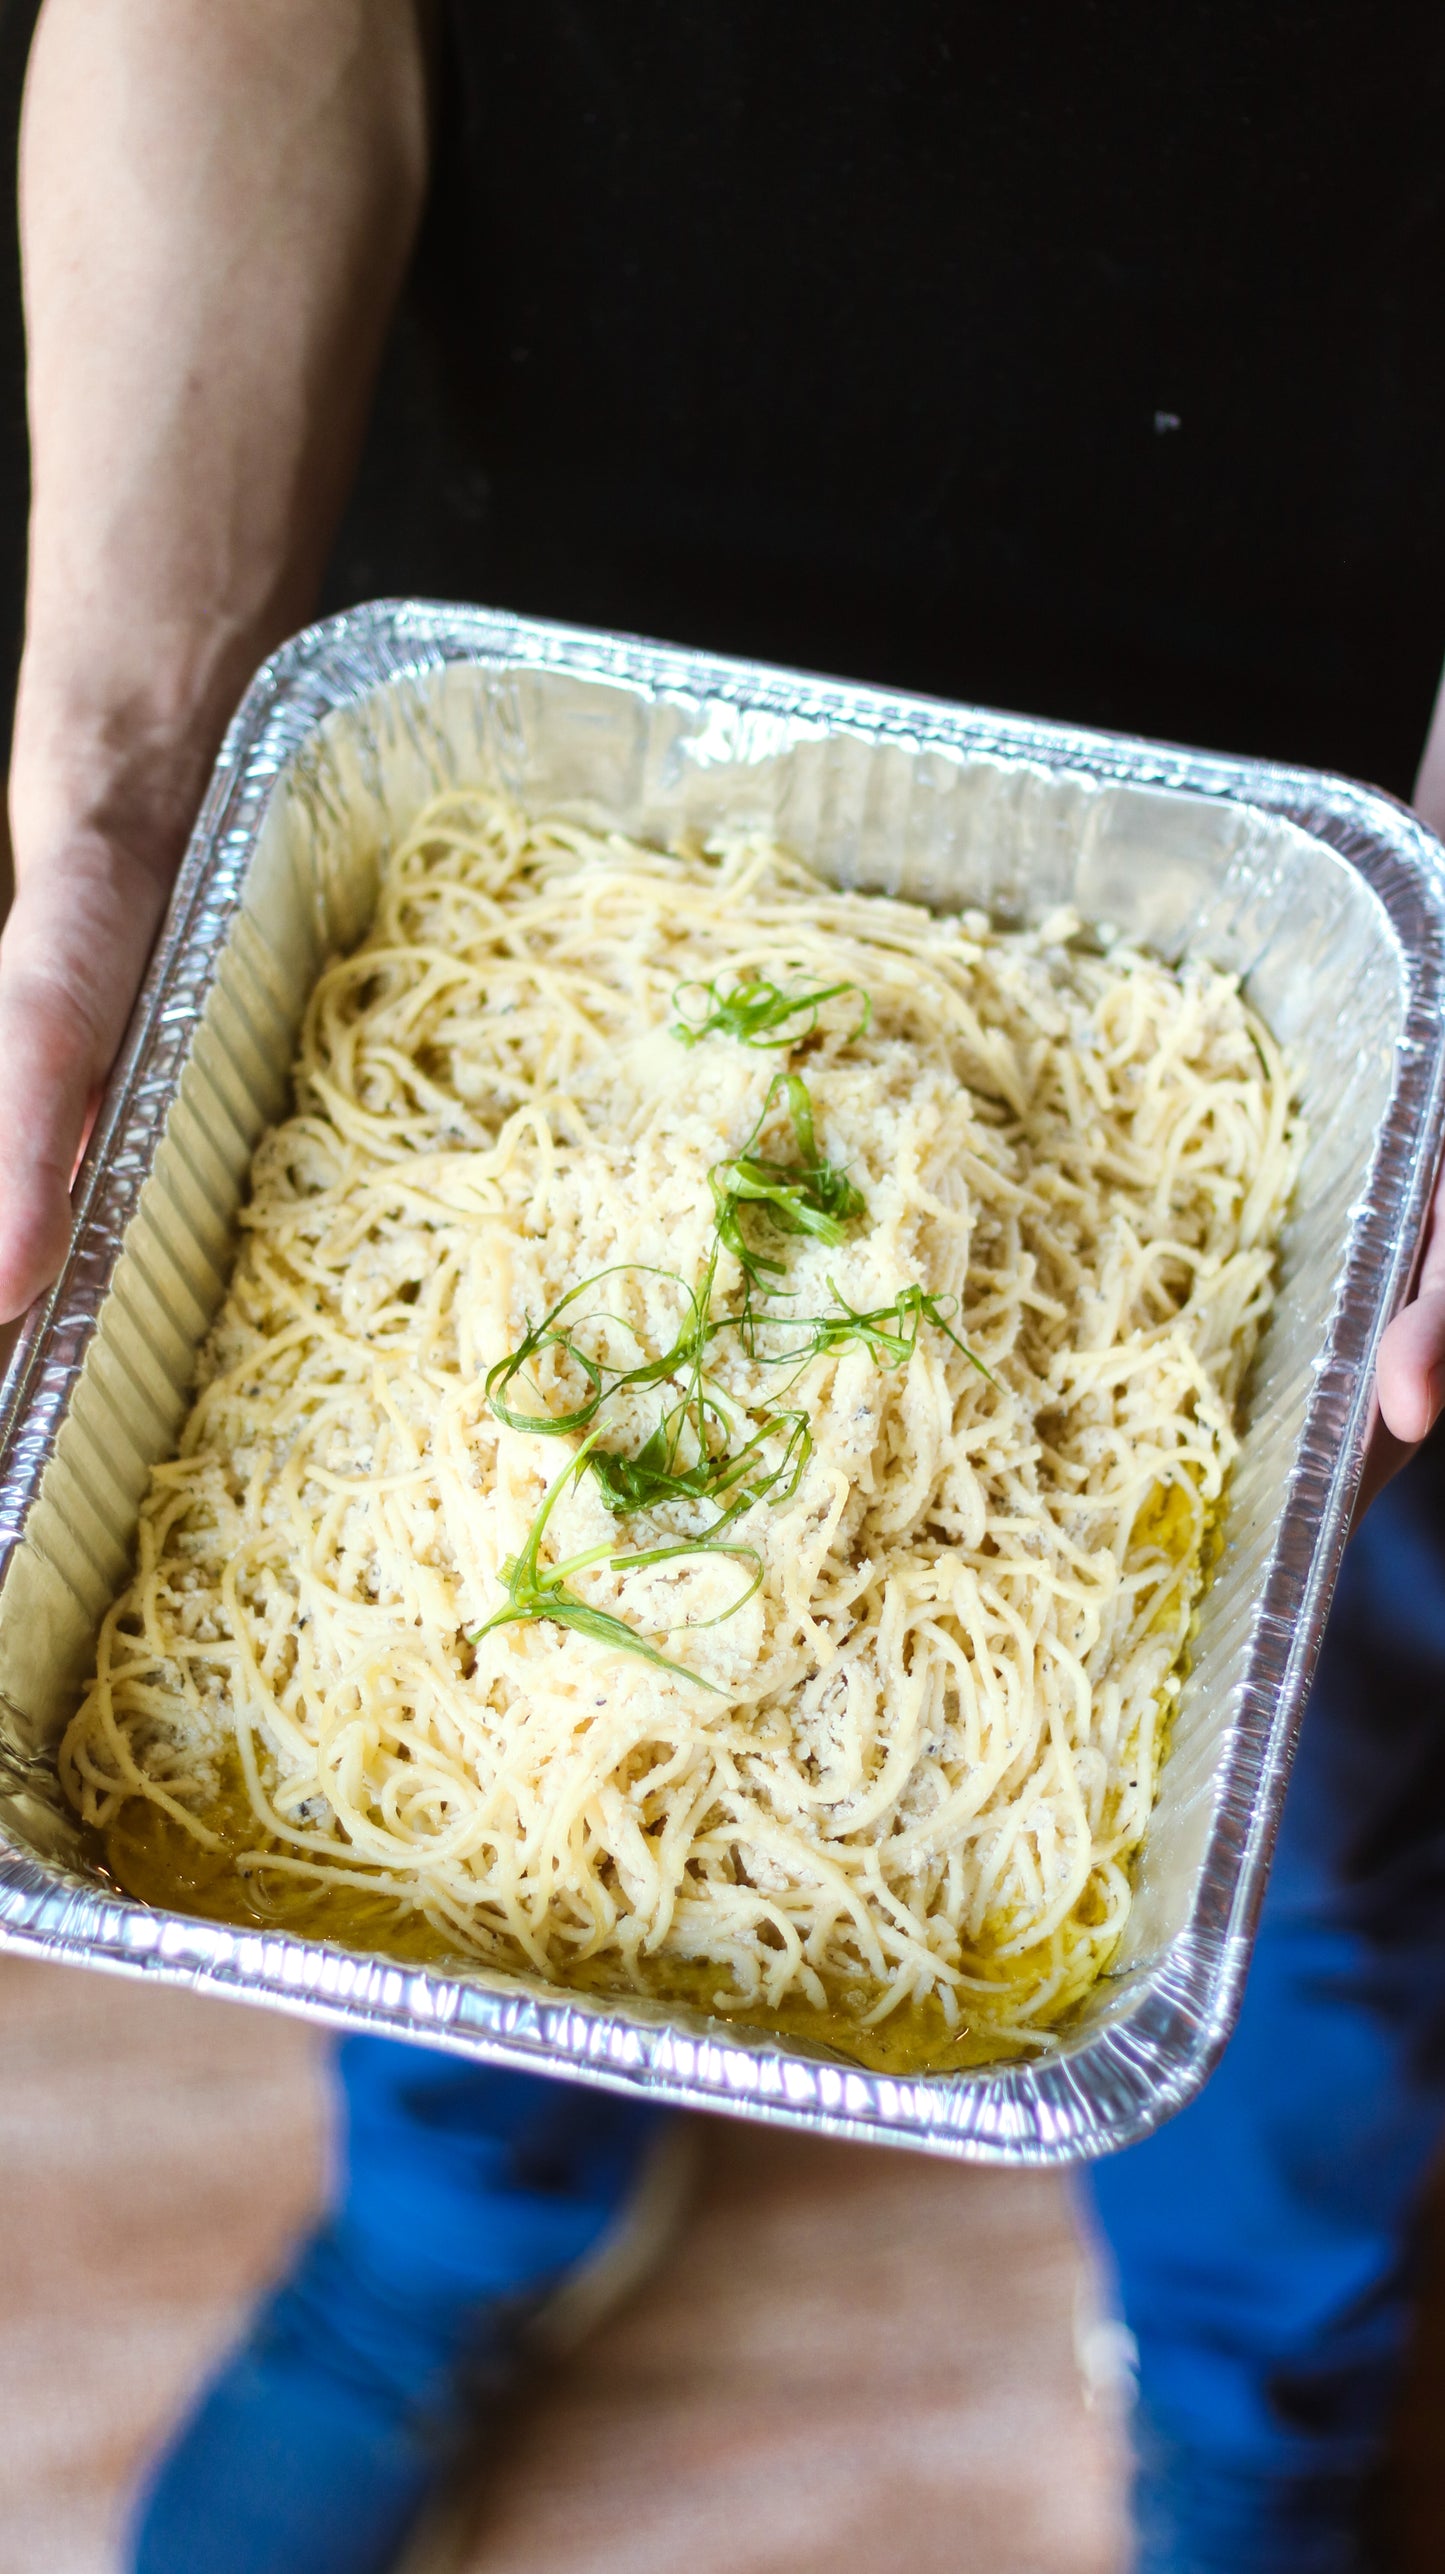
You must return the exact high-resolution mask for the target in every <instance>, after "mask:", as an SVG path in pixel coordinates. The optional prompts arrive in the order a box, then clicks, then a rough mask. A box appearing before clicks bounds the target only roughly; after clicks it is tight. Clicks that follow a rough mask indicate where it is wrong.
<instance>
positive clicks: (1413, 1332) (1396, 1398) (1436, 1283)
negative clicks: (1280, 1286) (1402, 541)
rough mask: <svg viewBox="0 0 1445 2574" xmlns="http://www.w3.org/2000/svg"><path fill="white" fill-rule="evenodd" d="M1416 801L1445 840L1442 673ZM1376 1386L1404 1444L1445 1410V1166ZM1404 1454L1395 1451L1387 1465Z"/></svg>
mask: <svg viewBox="0 0 1445 2574" xmlns="http://www.w3.org/2000/svg"><path fill="white" fill-rule="evenodd" d="M1414 801H1415V810H1416V812H1417V813H1418V814H1419V816H1420V818H1421V820H1422V821H1423V822H1427V823H1428V824H1429V826H1430V829H1431V830H1432V831H1433V832H1436V833H1437V834H1438V835H1439V837H1440V838H1441V839H1442V840H1445V678H1442V679H1441V682H1440V691H1439V695H1438V696H1437V697H1436V700H1435V712H1434V715H1433V716H1432V718H1431V722H1430V731H1429V734H1428V736H1427V738H1426V742H1425V751H1424V756H1423V758H1422V759H1421V762H1420V770H1419V775H1418V776H1417V778H1416V780H1415V798H1414ZM1375 1391H1376V1395H1377V1398H1378V1401H1379V1406H1380V1417H1381V1419H1382V1421H1383V1422H1384V1425H1385V1428H1386V1430H1387V1432H1388V1433H1389V1434H1390V1437H1391V1438H1392V1439H1393V1440H1395V1441H1397V1442H1398V1443H1399V1445H1400V1446H1401V1447H1402V1448H1406V1449H1408V1448H1413V1447H1416V1446H1418V1444H1419V1442H1420V1441H1421V1440H1422V1439H1423V1438H1424V1437H1425V1435H1426V1433H1427V1431H1430V1430H1432V1429H1433V1428H1434V1426H1435V1423H1436V1421H1437V1420H1438V1419H1439V1417H1440V1414H1441V1411H1442V1410H1445V1173H1442V1174H1441V1176H1440V1178H1439V1179H1437V1181H1436V1184H1435V1203H1434V1206H1433V1208H1432V1209H1431V1215H1430V1226H1429V1231H1428V1233H1427V1235H1426V1238H1425V1250H1424V1255H1423V1258H1422V1259H1421V1262H1420V1271H1419V1276H1418V1278H1417V1279H1416V1282H1415V1292H1414V1296H1413V1298H1412V1300H1411V1302H1410V1303H1409V1304H1408V1305H1407V1306H1406V1307H1405V1308H1404V1311H1403V1312H1402V1313H1399V1314H1397V1315H1396V1317H1395V1319H1394V1321H1393V1323H1392V1324H1391V1325H1390V1328H1389V1330H1388V1331H1387V1332H1386V1334H1385V1337H1384V1339H1383V1341H1382V1342H1381V1344H1380V1365H1379V1369H1378V1372H1377V1375H1376V1380H1375ZM1400 1462H1401V1460H1400V1459H1399V1458H1398V1457H1396V1456H1392V1457H1391V1458H1390V1459H1389V1464H1388V1466H1387V1468H1386V1472H1389V1471H1392V1470H1393V1467H1394V1466H1395V1465H1397V1464H1398V1463H1400ZM1380 1463H1381V1461H1380V1460H1378V1459H1376V1460H1375V1461H1373V1465H1374V1471H1373V1473H1372V1475H1371V1476H1369V1477H1368V1478H1367V1495H1368V1492H1369V1491H1370V1490H1374V1489H1377V1488H1378V1486H1379V1484H1381V1483H1383V1482H1384V1481H1385V1473H1382V1472H1381V1471H1380Z"/></svg>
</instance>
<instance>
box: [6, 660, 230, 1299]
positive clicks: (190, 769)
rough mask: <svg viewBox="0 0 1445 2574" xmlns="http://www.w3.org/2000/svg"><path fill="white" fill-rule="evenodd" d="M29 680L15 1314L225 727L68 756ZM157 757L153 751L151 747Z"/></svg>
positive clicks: (13, 1032) (19, 836) (17, 1037)
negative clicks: (54, 743) (119, 751)
mask: <svg viewBox="0 0 1445 2574" xmlns="http://www.w3.org/2000/svg"><path fill="white" fill-rule="evenodd" d="M42 695H43V693H42V692H37V690H36V689H35V688H34V687H33V686H31V687H29V688H27V685H26V682H25V680H24V679H22V684H21V696H20V705H19V709H18V713H17V722H16V742H15V758H14V764H13V767H12V773H11V816H12V839H13V843H14V849H15V863H16V892H15V901H14V905H13V907H12V910H11V913H10V917H9V920H8V921H7V923H6V925H5V932H4V936H3V938H0V1065H3V1066H4V1115H3V1117H0V1323H3V1322H9V1321H12V1320H13V1319H14V1318H15V1317H16V1316H17V1315H19V1314H21V1313H23V1312H24V1310H25V1308H26V1306H27V1305H28V1304H29V1303H30V1302H31V1299H32V1298H33V1297H34V1296H36V1295H38V1293H39V1292H40V1290H41V1288H42V1287H44V1286H46V1285H47V1284H48V1282H49V1281H50V1280H51V1279H52V1278H53V1277H54V1276H55V1274H56V1271H57V1270H58V1269H59V1267H60V1264H61V1261H62V1260H63V1258H64V1256H65V1249H66V1245H67V1242H68V1240H69V1235H70V1185H71V1180H72V1177H73V1175H74V1171H75V1166H76V1162H77V1159H78V1157H79V1154H80V1150H81V1146H82V1144H83V1142H84V1138H85V1133H86V1129H87V1127H88V1125H89V1122H90V1119H91V1117H92V1115H93V1113H94V1108H95V1104H96V1101H97V1099H98V1097H99V1094H100V1090H101V1086H102V1084H103V1083H104V1080H105V1077H106V1074H107V1073H108V1072H109V1070H110V1066H111V1063H112V1060H113V1058H114V1056H115V1053H116V1050H117V1048H118V1046H119V1044H120V1041H121V1038H122V1036H123V1034H124V1031H125V1026H126V1021H127V1019H128V1017H129V1015H130V1010H131V1006H132V1003H133V1002H134V999H135V995H136V991H137V989H138V987H139V984H140V980H141V976H142V974H143V973H144V970H145V964H146V959H147V956H148V955H149V953H150V948H151V943H152V941H153V939H154V937H155V933H156V928H157V925H158V923H159V920H160V917H161V913H162V911H163V909H164V906H165V901H166V895H167V892H168V889H169V885H170V881H171V878H172V876H173V874H174V871H175V866H176V862H177V860H178V858H179V855H180V851H181V848H182V846H183V844H184V838H185V832H186V827H187V824H188V821H189V817H190V810H191V807H192V805H193V803H194V801H195V799H196V797H197V796H198V794H199V791H200V781H201V777H202V776H203V774H204V763H205V761H206V760H207V759H208V758H209V756H210V753H211V750H212V748H213V744H212V742H211V739H210V729H211V728H205V729H201V728H193V731H192V737H191V738H190V739H189V740H187V739H185V738H182V739H181V740H179V741H178V742H176V743H175V744H174V745H169V746H161V745H157V744H155V743H151V744H146V743H145V741H144V732H143V728H141V727H139V726H137V727H133V728H132V730H131V735H130V741H129V744H128V749H127V754H126V757H125V758H124V760H123V761H122V760H121V759H120V758H118V757H117V756H115V755H108V754H106V753H105V752H104V751H103V749H102V750H99V751H94V752H92V754H91V755H90V756H89V757H84V756H83V755H81V754H80V753H79V751H78V749H77V735H78V733H79V730H80V728H79V727H78V726H77V727H75V728H74V730H72V732H71V736H70V741H69V743H68V745H67V747H66V748H65V750H64V751H63V753H62V752H59V751H57V750H56V749H54V748H52V747H50V746H49V744H48V741H47V737H48V736H50V737H53V736H54V735H56V734H58V733H59V731H60V727H59V726H58V725H53V724H49V723H47V722H46V720H45V715H44V711H43V704H42V702H41V699H42ZM147 754H148V756H147Z"/></svg>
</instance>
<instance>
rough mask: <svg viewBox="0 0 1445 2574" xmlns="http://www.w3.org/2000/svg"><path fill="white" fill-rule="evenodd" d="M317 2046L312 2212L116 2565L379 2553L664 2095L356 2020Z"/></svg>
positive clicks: (440, 2473)
mask: <svg viewBox="0 0 1445 2574" xmlns="http://www.w3.org/2000/svg"><path fill="white" fill-rule="evenodd" d="M337 2064H338V2070H339V2073H340V2077H341V2089H342V2096H343V2111H344V2124H343V2133H342V2153H341V2170H340V2173H339V2176H338V2187H337V2188H336V2190H335V2192H334V2193H333V2201H332V2206H331V2209H330V2211H329V2214H328V2217H327V2220H326V2222H325V2223H324V2225H323V2226H322V2227H321V2228H320V2230H319V2231H318V2232H317V2233H316V2234H314V2235H313V2236H311V2237H310V2239H309V2240H308V2241H307V2242H306V2243H304V2244H302V2245H301V2246H300V2248H299V2250H298V2253H297V2256H296V2258H295V2260H294V2261H293V2263H292V2266H291V2268H290V2270H289V2272H288V2273H287V2276H286V2277H285V2278H284V2279H283V2280H282V2281H281V2282H280V2284H279V2286H278V2287H277V2288H276V2290H275V2291H274V2292H273V2294H272V2295H271V2296H270V2297H269V2298H268V2299H267V2300H266V2301H265V2303H264V2304H263V2305H262V2306H261V2308H260V2309H259V2310H258V2312H257V2314H256V2315H255V2316H254V2317H253V2319H252V2323H251V2328H250V2332H249V2334H248V2336H247V2338H246V2340H245V2341H244V2342H243V2343H242V2345H241V2347H240V2348H239V2349H238V2350H236V2351H234V2352H233V2353H232V2354H231V2356H230V2358H229V2359H228V2360H227V2362H226V2363H225V2365H224V2366H223V2367H222V2369H221V2370H220V2372H219V2374H218V2375H217V2377H216V2378H215V2379H213V2381H212V2383H211V2384H210V2386H209V2387H208V2388H206V2390H205V2391H204V2392H203V2394H202V2396H201V2398H200V2401H199V2402H198V2404H197V2405H196V2407H195V2409H194V2410H193V2412H192V2413H191V2415H190V2417H189V2419H188V2420H187V2421H186V2422H185V2423H183V2424H182V2426H181V2428H180V2430H179V2431H178V2433H177V2434H176V2436H175V2438H174V2439H173V2441H172V2443H171V2445H170V2447H169V2449H168V2450H167V2452H166V2454H165V2455H164V2456H163V2457H162V2458H161V2459H159V2460H158V2461H157V2463H156V2465H155V2467H154V2469H153V2470H152V2473H151V2476H150V2479H149V2482H148V2487H147V2490H146V2492H145V2494H144V2495H143V2496H142V2498H141V2502H140V2507H139V2511H138V2514H137V2518H136V2523H135V2528H134V2532H133V2538H132V2546H131V2553H130V2555H129V2557H128V2559H127V2561H128V2563H129V2564H130V2565H131V2567H132V2568H133V2574H385V2570H386V2569H388V2568H390V2567H391V2566H392V2565H393V2564H394V2563H395V2561H396V2557H397V2554H398V2551H399V2549H400V2548H401V2546H402V2544H403V2542H404V2541H405V2538H406V2535H407V2532H408V2531H409V2530H410V2529H412V2528H413V2527H414V2526H415V2524H416V2521H417V2518H418V2516H419V2514H420V2513H421V2512H422V2511H423V2510H424V2509H425V2508H426V2505H427V2502H428V2500H429V2498H430V2497H431V2496H432V2495H433V2494H434V2493H435V2492H436V2490H437V2488H438V2485H439V2483H440V2481H441V2480H442V2479H443V2478H444V2476H445V2474H446V2473H447V2471H448V2468H449V2466H450V2464H451V2462H452V2461H453V2460H454V2459H455V2457H456V2456H457V2455H458V2453H459V2451H460V2450H461V2449H462V2448H463V2447H464V2446H465V2447H469V2448H470V2449H471V2450H472V2452H473V2454H477V2453H478V2450H479V2444H480V2443H481V2442H482V2441H484V2440H485V2439H487V2438H491V2439H495V2438H496V2436H497V2430H498V2425H499V2423H500V2421H501V2420H502V2418H503V2417H502V2413H501V2409H500V2408H501V2407H502V2405H503V2404H504V2403H505V2400H506V2397H507V2394H508V2391H509V2389H510V2388H511V2387H513V2386H514V2385H515V2384H516V2383H517V2381H518V2377H519V2374H520V2372H521V2368H522V2363H523V2358H524V2354H523V2352H522V2350H521V2347H520V2344H519V2339H518V2328H519V2326H520V2325H521V2324H522V2323H523V2322H524V2321H525V2319H526V2317H527V2315H528V2313H529V2311H530V2310H532V2309H533V2308H535V2306H536V2305H537V2304H538V2302H539V2301H540V2300H542V2299H544V2298H545V2297H546V2295H547V2292H548V2291H549V2290H550V2289H551V2288H553V2287H554V2286H555V2285H556V2284H557V2282H558V2281H559V2280H560V2279H561V2278H562V2277H563V2275H564V2274H565V2273H566V2272H567V2271H569V2270H570V2269H571V2268H572V2267H573V2265H574V2264H576V2263H577V2262H579V2261H581V2260H583V2259H584V2258H585V2256H586V2255H587V2254H588V2253H589V2252H591V2251H592V2250H594V2248H595V2247H596V2246H597V2245H598V2244H599V2243H600V2242H601V2240H602V2238H603V2237H604V2236H605V2235H606V2234H607V2233H608V2231H609V2229H610V2227H611V2225H612V2224H613V2222H614V2221H615V2220H616V2219H617V2218H619V2217H620V2216H621V2214H622V2212H623V2210H624V2208H625V2207H626V2205H627V2202H628V2200H629V2198H630V2196H631V2194H632V2190H633V2186H634V2184H635V2182H636V2181H637V2180H638V2179H639V2178H640V2175H641V2169H642V2164H643V2161H644V2158H645V2156H646V2153H647V2149H648V2147H649V2145H650V2143H651V2142H652V2139H653V2137H654V2136H655V2135H656V2134H657V2132H658V2129H659V2126H660V2124H661V2121H662V2119H663V2117H664V2116H665V2114H666V2113H665V2112H661V2111H659V2110H657V2109H655V2108H653V2107H651V2106H650V2105H649V2104H648V2103H647V2102H645V2101H636V2100H615V2099H613V2098H611V2097H610V2096H608V2095H606V2094H603V2093H600V2092H594V2091H583V2090H581V2089H579V2088H578V2087H577V2086H576V2085H575V2084H570V2083H560V2082H544V2081H542V2080H540V2079H539V2078H538V2077H537V2076H536V2075H535V2074H515V2073H503V2072H498V2071H495V2070H493V2069H492V2068H491V2067H489V2066H485V2065H473V2064H467V2063H465V2062H462V2061H460V2060H458V2059H456V2058H453V2057H450V2056H445V2055H438V2054H434V2053H431V2052H430V2051H426V2050H423V2049H421V2048H417V2047H404V2046H400V2045H397V2044H396V2043H395V2042H393V2041H389V2040H385V2039H379V2038H350V2039H347V2040H346V2042H345V2043H344V2044H343V2045H342V2046H341V2047H340V2048H339V2049H338V2051H337Z"/></svg>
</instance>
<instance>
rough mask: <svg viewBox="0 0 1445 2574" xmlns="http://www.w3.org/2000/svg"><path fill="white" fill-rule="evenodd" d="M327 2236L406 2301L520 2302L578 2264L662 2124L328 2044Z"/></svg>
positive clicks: (624, 2109)
mask: <svg viewBox="0 0 1445 2574" xmlns="http://www.w3.org/2000/svg"><path fill="white" fill-rule="evenodd" d="M336 2064H337V2071H338V2074H339V2076H340V2083H341V2094H342V2107H343V2120H344V2123H343V2132H342V2174H341V2185H340V2189H339V2191H338V2194H337V2205H336V2212H335V2216H334V2219H333V2227H334V2230H335V2232H336V2234H337V2236H338V2238H339V2239H340V2240H341V2241H342V2243H343V2244H344V2245H345V2246H346V2248H347V2249H348V2250H349V2251H351V2252H352V2253H354V2254H355V2255H356V2256H357V2257H358V2258H360V2259H361V2260H362V2261H363V2262H364V2263H365V2265H366V2267H367V2268H368V2269H369V2270H372V2271H381V2272H384V2273H387V2274H390V2275H396V2276H399V2277H403V2278H405V2279H406V2281H407V2282H408V2283H409V2289H410V2293H411V2294H412V2295H414V2296H421V2297H431V2296H433V2295H439V2296H442V2297H443V2298H456V2299H463V2300H465V2301H466V2302H467V2303H468V2304H474V2303H476V2302H477V2301H479V2300H483V2299H486V2300H491V2299H494V2298H495V2299H506V2298H510V2297H515V2296H518V2295H522V2296H533V2295H535V2294H536V2293H537V2292H538V2291H539V2289H544V2288H545V2287H546V2286H547V2284H548V2283H549V2282H551V2281H553V2280H555V2279H557V2278H558V2277H560V2275H561V2274H562V2273H563V2272H564V2271H566V2270H568V2269H570V2268H571V2267H572V2266H573V2264H574V2263H575V2262H577V2261H579V2260H581V2259H582V2258H583V2257H584V2255H585V2254H586V2253H587V2252H588V2251H590V2250H591V2249H592V2247H593V2246H594V2244H595V2243H596V2242H597V2240H598V2238H599V2237H600V2236H601V2235H602V2234H604V2233H605V2232H606V2230H607V2228H608V2226H609V2224H610V2223H611V2222H612V2220H613V2218H614V2217H615V2216H616V2215H617V2214H618V2212H619V2211H620V2209H621V2207H622V2206H623V2204H624V2203H625V2201H626V2199H627V2197H628V2195H629V2193H630V2190H631V2187H632V2184H633V2181H634V2179H635V2178H636V2176H637V2173H638V2170H639V2168H640V2166H641V2163H642V2160H643V2158H644V2156H645V2154H646V2152H647V2149H648V2147H649V2145H650V2144H651V2143H652V2141H653V2140H654V2138H655V2137H656V2136H657V2135H658V2133H659V2132H660V2129H661V2127H662V2124H663V2122H664V2120H665V2118H666V2115H667V2113H666V2112H665V2111H663V2110H660V2109H658V2108H657V2107H656V2106H655V2104H653V2103H651V2102H649V2101H644V2100H640V2099H628V2098H618V2097H616V2096H614V2095H613V2094H612V2093H610V2092H601V2091H592V2090H589V2089H584V2088H583V2087H582V2086H581V2085H580V2084H577V2083H570V2082H559V2081H556V2080H551V2079H544V2078H543V2077H542V2076H541V2075H538V2074H529V2073H513V2072H511V2071H508V2070H503V2069H502V2068H500V2067H498V2066H494V2065H479V2064H474V2063H469V2062H467V2061H466V2060H465V2059H463V2058H460V2057H456V2056H449V2055H443V2054H440V2053H437V2052H435V2051H433V2050H432V2049H429V2048H421V2047H411V2046H402V2045H400V2044H398V2043H397V2042H396V2041H395V2040H393V2039H386V2038H368V2037H352V2038H346V2039H343V2041H342V2043H341V2045H340V2046H339V2047H338V2049H337V2053H336Z"/></svg>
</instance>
